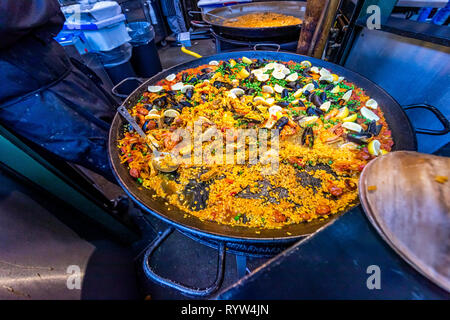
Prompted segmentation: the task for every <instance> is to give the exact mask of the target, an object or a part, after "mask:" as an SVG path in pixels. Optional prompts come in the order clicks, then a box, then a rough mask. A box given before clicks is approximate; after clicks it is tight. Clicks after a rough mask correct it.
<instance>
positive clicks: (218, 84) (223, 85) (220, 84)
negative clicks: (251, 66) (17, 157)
mask: <svg viewBox="0 0 450 320" xmlns="http://www.w3.org/2000/svg"><path fill="white" fill-rule="evenodd" d="M213 86H214V87H216V88H217V89H220V88H226V89H231V88H233V86H232V85H231V84H229V83H226V82H222V81H218V80H216V81H214V83H213Z"/></svg>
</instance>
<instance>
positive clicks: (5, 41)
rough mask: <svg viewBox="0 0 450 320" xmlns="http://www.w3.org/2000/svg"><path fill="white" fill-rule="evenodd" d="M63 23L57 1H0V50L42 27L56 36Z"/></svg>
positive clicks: (62, 16)
mask: <svg viewBox="0 0 450 320" xmlns="http://www.w3.org/2000/svg"><path fill="white" fill-rule="evenodd" d="M63 23H64V15H63V14H62V12H61V10H60V6H59V3H58V1H57V0H1V1H0V48H5V47H9V46H11V45H12V44H13V43H15V42H18V41H20V39H21V38H22V37H24V36H25V35H27V34H28V33H30V32H32V30H36V29H40V28H41V27H43V26H45V27H46V28H47V29H48V30H49V32H54V33H55V35H56V34H57V33H58V31H59V30H60V29H61V26H62V24H63Z"/></svg>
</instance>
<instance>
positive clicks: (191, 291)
mask: <svg viewBox="0 0 450 320" xmlns="http://www.w3.org/2000/svg"><path fill="white" fill-rule="evenodd" d="M174 230H175V229H174V228H173V227H169V228H167V229H166V230H164V231H163V232H162V233H159V234H158V236H157V238H156V239H155V240H154V241H153V242H152V243H151V244H150V246H149V247H148V248H147V249H146V250H145V253H144V260H143V267H144V274H145V275H146V276H147V277H148V278H149V279H150V280H152V281H154V282H156V283H158V284H161V285H163V286H166V287H169V288H172V289H175V290H178V291H180V292H181V293H182V294H186V295H192V296H198V297H205V296H208V295H210V294H212V293H213V292H215V291H217V290H218V289H219V288H220V285H221V284H222V281H223V277H224V273H225V272H224V271H225V243H223V242H221V243H220V244H219V254H218V264H217V273H216V279H215V280H214V282H213V283H212V284H211V285H210V286H208V287H206V288H195V287H190V286H187V285H183V284H181V283H178V282H176V281H174V280H170V279H167V278H164V277H161V276H160V275H158V274H156V273H155V272H154V271H153V269H152V268H151V267H150V258H151V256H152V254H153V253H154V252H155V251H156V249H158V248H159V246H160V245H161V243H162V242H163V241H164V240H165V239H166V238H167V237H168V236H169V235H170V234H171V233H172V232H173V231H174Z"/></svg>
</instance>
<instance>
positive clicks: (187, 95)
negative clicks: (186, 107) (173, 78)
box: [184, 88, 194, 100]
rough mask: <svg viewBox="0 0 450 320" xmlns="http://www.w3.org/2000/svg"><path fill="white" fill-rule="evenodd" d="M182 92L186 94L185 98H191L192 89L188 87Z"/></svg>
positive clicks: (192, 94)
mask: <svg viewBox="0 0 450 320" xmlns="http://www.w3.org/2000/svg"><path fill="white" fill-rule="evenodd" d="M184 94H185V95H186V98H188V99H189V100H191V99H192V97H193V96H194V89H192V88H189V89H187V90H186V92H185V93H184Z"/></svg>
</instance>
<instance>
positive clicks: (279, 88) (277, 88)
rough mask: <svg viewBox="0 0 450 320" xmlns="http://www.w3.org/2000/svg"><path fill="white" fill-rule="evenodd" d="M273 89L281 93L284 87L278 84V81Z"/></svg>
mask: <svg viewBox="0 0 450 320" xmlns="http://www.w3.org/2000/svg"><path fill="white" fill-rule="evenodd" d="M274 90H275V91H276V92H278V93H282V92H283V90H284V87H282V86H280V85H279V84H278V83H277V84H276V85H275V87H274Z"/></svg>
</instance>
